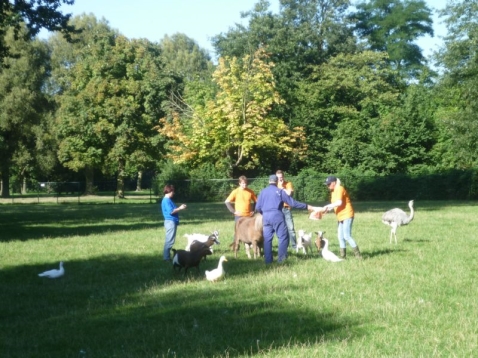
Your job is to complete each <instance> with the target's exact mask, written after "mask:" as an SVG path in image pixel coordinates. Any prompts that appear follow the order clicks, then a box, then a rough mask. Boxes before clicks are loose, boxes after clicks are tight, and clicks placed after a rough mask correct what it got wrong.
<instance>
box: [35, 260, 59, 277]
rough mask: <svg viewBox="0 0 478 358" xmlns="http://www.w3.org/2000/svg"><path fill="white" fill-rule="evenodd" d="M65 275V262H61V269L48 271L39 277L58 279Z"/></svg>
mask: <svg viewBox="0 0 478 358" xmlns="http://www.w3.org/2000/svg"><path fill="white" fill-rule="evenodd" d="M64 274H65V269H64V268H63V261H62V262H60V268H59V269H53V270H48V271H45V272H42V273H39V274H38V276H40V277H48V278H58V277H61V276H63V275H64Z"/></svg>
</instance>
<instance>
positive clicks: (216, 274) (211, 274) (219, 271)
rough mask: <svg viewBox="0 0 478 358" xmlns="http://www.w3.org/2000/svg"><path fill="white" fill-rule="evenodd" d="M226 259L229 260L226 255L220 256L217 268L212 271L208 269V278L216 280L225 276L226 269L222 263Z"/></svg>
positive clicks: (212, 280)
mask: <svg viewBox="0 0 478 358" xmlns="http://www.w3.org/2000/svg"><path fill="white" fill-rule="evenodd" d="M224 261H226V262H227V259H226V256H224V255H223V256H221V257H220V258H219V264H218V265H217V268H216V269H214V270H211V271H207V270H206V279H207V280H208V281H211V282H216V281H219V280H220V279H222V278H223V277H224V275H225V274H226V272H224V269H223V268H222V263H223V262H224Z"/></svg>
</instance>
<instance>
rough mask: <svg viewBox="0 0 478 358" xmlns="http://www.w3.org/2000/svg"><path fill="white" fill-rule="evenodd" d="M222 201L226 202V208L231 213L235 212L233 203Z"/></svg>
mask: <svg viewBox="0 0 478 358" xmlns="http://www.w3.org/2000/svg"><path fill="white" fill-rule="evenodd" d="M224 203H225V204H226V207H227V210H229V211H230V212H231V213H232V214H234V213H235V212H236V210H235V209H234V205H232V203H231V202H230V201H227V200H226V201H225V202H224Z"/></svg>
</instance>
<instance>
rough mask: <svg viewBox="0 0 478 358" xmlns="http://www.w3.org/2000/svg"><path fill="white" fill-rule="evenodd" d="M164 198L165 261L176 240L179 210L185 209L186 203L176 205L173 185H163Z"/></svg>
mask: <svg viewBox="0 0 478 358" xmlns="http://www.w3.org/2000/svg"><path fill="white" fill-rule="evenodd" d="M163 192H164V198H163V200H162V201H161V210H162V212H163V216H164V229H165V231H166V238H165V240H164V250H163V259H164V260H165V261H170V260H171V256H170V255H171V253H170V252H171V248H172V247H173V245H174V242H175V241H176V230H177V227H178V225H179V211H180V210H184V209H186V204H182V205H180V206H179V207H177V206H176V205H175V204H174V202H173V200H172V199H171V198H172V197H173V196H174V186H173V185H166V186H165V187H164V190H163Z"/></svg>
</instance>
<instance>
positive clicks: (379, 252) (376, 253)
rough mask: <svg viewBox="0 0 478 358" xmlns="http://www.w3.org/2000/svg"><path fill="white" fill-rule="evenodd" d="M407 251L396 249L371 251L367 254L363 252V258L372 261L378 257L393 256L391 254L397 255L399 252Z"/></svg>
mask: <svg viewBox="0 0 478 358" xmlns="http://www.w3.org/2000/svg"><path fill="white" fill-rule="evenodd" d="M393 245H395V244H393ZM405 251H407V250H404V249H400V248H396V247H394V248H393V249H383V250H374V251H369V252H365V253H364V252H362V257H363V258H367V259H369V258H370V259H371V258H374V257H378V256H383V255H391V254H394V253H397V252H405Z"/></svg>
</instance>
